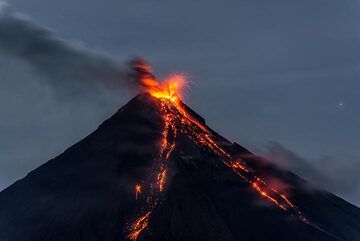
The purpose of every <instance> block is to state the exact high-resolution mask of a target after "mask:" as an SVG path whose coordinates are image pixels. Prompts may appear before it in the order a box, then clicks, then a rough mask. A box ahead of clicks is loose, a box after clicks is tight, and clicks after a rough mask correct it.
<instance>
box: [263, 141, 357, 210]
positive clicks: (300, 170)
mask: <svg viewBox="0 0 360 241" xmlns="http://www.w3.org/2000/svg"><path fill="white" fill-rule="evenodd" d="M258 152H259V153H261V154H262V155H265V156H266V157H267V159H268V160H270V161H271V162H274V163H275V164H277V165H279V166H280V167H283V168H285V169H288V170H291V171H293V172H295V173H296V174H298V175H300V176H301V177H304V178H306V179H308V180H309V181H311V182H313V183H314V184H316V185H317V186H319V187H321V188H323V189H326V190H328V191H330V192H333V193H335V194H338V195H340V196H342V197H344V198H345V199H347V200H349V201H351V202H353V203H354V204H357V205H360V199H359V198H358V197H360V178H359V173H360V156H357V155H350V154H346V155H324V156H321V157H320V158H318V159H316V160H309V159H306V158H304V157H301V156H300V155H298V154H296V153H294V152H293V151H291V150H288V149H287V148H285V147H284V146H282V145H281V144H279V143H277V142H274V141H270V142H268V144H267V145H266V146H265V148H264V149H263V150H258Z"/></svg>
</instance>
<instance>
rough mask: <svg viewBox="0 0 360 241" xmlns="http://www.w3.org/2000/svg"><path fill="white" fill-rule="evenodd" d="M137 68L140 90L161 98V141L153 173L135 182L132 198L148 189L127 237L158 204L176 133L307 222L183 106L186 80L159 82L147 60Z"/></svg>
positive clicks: (139, 229) (135, 233)
mask: <svg viewBox="0 0 360 241" xmlns="http://www.w3.org/2000/svg"><path fill="white" fill-rule="evenodd" d="M134 69H135V70H136V71H137V73H138V75H137V78H138V80H139V81H140V83H141V85H142V87H143V90H144V91H145V92H148V93H149V94H150V95H151V96H153V98H156V99H158V100H159V101H160V103H161V105H160V106H159V108H160V113H161V115H162V119H163V122H164V124H163V131H162V140H161V142H162V144H161V148H160V150H159V154H158V157H157V159H156V160H155V163H154V167H153V168H154V173H155V175H154V176H153V178H152V181H151V182H150V183H147V184H146V186H143V187H140V185H136V187H135V191H136V195H135V198H136V199H139V195H141V188H143V189H146V190H147V192H146V193H147V195H146V196H145V197H142V198H144V200H146V206H144V207H143V208H142V209H141V210H140V211H139V213H138V215H137V216H136V217H135V218H134V221H133V222H132V224H131V225H130V227H129V234H128V237H129V238H130V239H131V240H136V239H137V238H138V236H139V235H140V233H141V232H143V231H144V230H145V229H146V228H147V227H148V224H149V221H150V219H151V215H152V212H153V210H154V209H155V207H156V206H157V205H158V204H159V203H160V193H161V192H163V191H164V188H165V186H166V182H167V175H168V170H167V166H168V163H169V161H170V159H171V155H172V153H173V151H174V150H175V149H176V139H177V135H178V133H182V134H184V135H186V136H187V137H188V138H189V139H191V140H192V141H193V142H194V143H195V144H196V145H198V146H200V147H201V148H203V149H204V150H207V151H209V152H212V153H214V154H215V155H217V156H218V157H219V159H220V160H221V161H222V164H223V165H225V166H226V167H228V168H230V169H231V170H232V171H233V172H234V173H236V175H238V176H239V177H240V178H242V180H243V181H245V182H246V183H248V184H249V187H251V188H253V190H255V191H256V192H258V193H259V196H260V197H261V198H264V199H266V200H268V201H269V202H271V203H273V204H274V205H275V206H277V207H278V208H280V209H282V210H284V211H286V212H288V213H289V214H290V215H292V216H294V217H296V218H298V219H300V220H301V221H303V222H305V223H308V221H307V219H306V218H305V216H304V215H303V213H302V212H301V211H300V210H299V209H298V208H297V207H296V206H295V205H294V204H293V203H292V202H291V201H290V200H289V198H288V197H287V196H285V194H282V193H281V192H280V191H278V190H276V189H275V188H273V187H271V186H270V185H269V184H268V183H266V182H265V181H264V180H263V179H262V178H260V177H259V176H258V175H257V174H256V173H255V171H253V170H251V169H250V168H248V167H247V165H246V163H245V161H243V160H241V159H236V158H233V157H232V155H231V154H230V153H229V152H228V151H227V150H225V149H224V148H222V146H221V144H220V143H218V142H217V141H216V140H215V138H214V137H213V136H212V133H211V131H210V130H209V129H208V128H207V127H206V126H205V125H204V124H202V123H200V122H199V121H197V120H196V119H195V118H193V117H192V115H191V114H190V113H188V112H187V110H186V109H185V108H184V106H183V104H182V102H181V98H182V94H181V90H182V87H183V85H184V83H185V78H184V77H183V76H181V75H175V76H173V77H171V78H169V79H168V80H166V81H164V82H163V83H159V82H158V81H157V80H156V79H155V78H154V76H153V75H152V73H151V69H150V67H149V66H148V65H146V63H144V62H141V63H137V65H135V66H134Z"/></svg>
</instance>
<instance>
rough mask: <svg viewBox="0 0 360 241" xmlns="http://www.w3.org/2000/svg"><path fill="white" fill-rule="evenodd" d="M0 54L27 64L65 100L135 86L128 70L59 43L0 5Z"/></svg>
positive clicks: (95, 54)
mask: <svg viewBox="0 0 360 241" xmlns="http://www.w3.org/2000/svg"><path fill="white" fill-rule="evenodd" d="M0 51H1V52H2V54H5V55H6V54H7V55H10V56H14V57H16V58H19V59H21V60H22V61H25V62H26V63H27V64H29V65H30V66H32V68H33V70H34V71H35V72H36V74H38V75H40V76H43V77H45V78H46V83H44V84H46V85H50V87H52V88H54V89H55V90H56V91H60V93H61V95H65V97H68V95H77V94H80V93H81V94H86V93H89V92H93V91H97V90H99V89H101V88H103V87H106V88H107V89H110V90H118V89H121V90H124V89H126V90H129V89H133V88H134V87H135V86H136V84H135V83H133V82H131V81H130V80H129V78H128V75H127V71H126V66H123V67H120V66H121V65H120V64H119V63H118V62H117V61H116V60H114V59H112V58H111V57H109V56H106V55H105V54H103V53H99V52H96V51H92V50H89V49H87V48H85V47H83V46H81V45H80V44H76V43H70V42H66V41H64V40H61V39H57V38H56V37H54V36H53V33H52V32H51V31H50V30H49V29H47V28H44V27H42V26H39V25H37V24H35V23H34V22H33V21H32V20H31V19H29V18H28V17H26V16H23V15H22V14H19V13H17V12H15V11H13V10H12V9H11V8H10V6H8V5H7V4H5V3H4V2H1V1H0ZM134 84H135V85H134Z"/></svg>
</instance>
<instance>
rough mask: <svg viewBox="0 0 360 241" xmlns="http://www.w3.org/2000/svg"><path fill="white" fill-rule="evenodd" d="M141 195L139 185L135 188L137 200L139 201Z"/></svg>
mask: <svg viewBox="0 0 360 241" xmlns="http://www.w3.org/2000/svg"><path fill="white" fill-rule="evenodd" d="M140 194H141V186H140V185H139V184H137V185H136V186H135V199H138V197H139V195H140Z"/></svg>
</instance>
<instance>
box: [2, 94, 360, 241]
mask: <svg viewBox="0 0 360 241" xmlns="http://www.w3.org/2000/svg"><path fill="white" fill-rule="evenodd" d="M159 104H160V103H159V102H158V101H157V100H156V99H155V98H153V97H151V96H150V95H148V94H142V95H138V96H137V97H135V98H134V99H132V100H131V101H130V102H129V103H128V104H126V105H125V106H124V107H122V108H120V109H119V110H118V111H117V112H116V113H115V114H114V115H113V116H112V117H110V118H109V119H107V120H106V121H104V122H103V123H102V124H101V125H100V126H99V127H98V128H97V129H96V130H95V131H94V132H93V133H91V134H90V135H88V136H87V137H85V138H84V139H83V140H81V141H79V142H78V143H76V144H74V145H73V146H71V147H70V148H68V149H67V150H66V151H64V152H63V153H62V154H60V155H59V156H57V157H56V158H53V159H51V160H50V161H48V162H47V163H45V164H43V165H42V166H40V167H39V168H37V169H35V170H34V171H32V172H30V173H29V174H28V175H27V176H26V177H25V178H23V179H21V180H19V181H17V182H15V183H14V184H13V185H11V186H10V187H8V188H6V189H5V190H4V191H2V192H1V193H0V206H1V207H2V209H1V210H0V239H1V240H7V241H20V240H21V241H35V240H44V241H47V240H49V241H50V240H54V241H57V240H59V241H60V240H74V241H75V240H90V241H91V240H94V241H97V240H109V241H110V240H127V239H128V233H127V232H128V228H129V225H130V224H131V220H132V219H133V217H134V215H135V214H136V213H137V211H138V210H141V209H142V206H143V205H144V204H145V203H146V202H144V200H141V198H140V199H139V200H135V193H134V186H135V185H136V184H139V183H141V184H146V182H147V181H148V180H149V179H148V178H147V177H148V176H149V172H150V171H151V170H152V167H153V163H154V159H156V157H157V155H158V150H159V149H160V147H161V141H160V140H161V137H162V130H163V120H162V116H161V113H160V112H159ZM184 106H185V105H184ZM185 108H189V107H185ZM188 112H189V113H190V114H191V115H192V116H193V117H194V118H196V119H197V120H198V121H199V122H201V123H203V124H205V120H204V119H203V118H202V117H201V116H199V115H197V114H196V112H194V111H192V110H191V108H189V111H188ZM192 112H193V113H192ZM194 113H195V114H196V115H195V114H194ZM211 131H212V134H213V135H214V138H215V139H216V140H218V141H219V143H221V145H222V147H223V148H226V149H227V150H228V151H229V152H231V153H232V154H233V155H234V156H238V157H239V158H240V157H241V158H243V159H244V160H246V158H248V159H249V161H247V162H246V163H247V165H248V166H249V167H250V168H252V169H256V170H257V172H258V173H259V175H260V176H262V177H265V178H268V177H269V180H270V179H272V178H273V179H279V180H281V181H282V182H284V183H286V184H287V185H288V186H289V187H288V189H289V192H290V194H291V195H290V198H291V199H292V201H294V202H295V204H296V206H298V207H299V208H300V210H301V211H302V212H303V213H304V214H305V215H306V216H307V217H309V219H310V222H311V224H310V225H309V224H305V223H303V222H302V221H300V220H297V219H296V218H294V217H292V216H291V215H289V214H288V213H286V212H284V211H282V210H281V209H279V208H277V207H274V205H273V204H271V203H269V202H268V201H266V200H262V199H261V197H259V196H258V195H257V193H256V192H255V191H254V190H252V189H251V188H250V187H249V185H248V184H247V183H244V181H242V180H241V179H239V178H238V177H237V176H236V175H234V173H233V172H231V170H229V169H226V168H225V167H223V166H222V164H221V163H220V162H219V157H218V156H216V155H214V154H213V153H210V152H209V151H208V150H205V149H202V148H199V146H197V145H195V144H194V143H193V142H192V141H191V140H190V139H189V138H187V137H186V135H179V137H178V142H177V146H176V148H175V150H174V153H173V154H172V160H171V162H170V163H169V172H168V182H167V183H166V184H165V186H164V192H163V193H161V194H160V196H161V197H160V199H159V204H158V205H156V207H155V208H154V210H153V215H152V217H151V218H150V221H149V225H148V227H147V228H146V229H145V230H144V231H143V232H141V234H140V235H139V236H138V240H246V241H248V240H249V241H250V240H256V241H260V240H269V239H270V240H271V239H276V240H280V241H281V240H284V241H285V240H314V241H315V240H324V241H325V240H343V241H347V240H349V241H350V240H351V241H356V240H360V224H359V223H360V211H359V208H357V207H355V206H353V205H351V204H349V203H347V202H346V201H344V200H342V199H340V198H338V197H336V196H335V195H332V194H330V193H327V192H325V191H322V190H316V189H314V190H308V186H306V185H305V184H306V182H305V180H303V179H301V178H299V177H297V176H296V175H295V174H293V173H291V172H288V171H284V170H280V169H279V168H277V167H275V166H273V165H271V164H268V163H265V162H261V160H253V159H254V156H253V155H251V153H250V151H248V150H247V149H246V148H244V147H242V146H240V145H238V144H236V143H232V142H230V141H228V140H227V139H226V138H224V137H222V136H221V135H219V134H217V133H216V132H215V131H213V130H211ZM270 177H271V178H270ZM142 186H143V185H142ZM145 193H146V190H143V194H141V195H144V194H145ZM334 218H335V219H336V220H338V222H339V224H334V223H333V222H332V220H331V219H334ZM282 226H285V228H282ZM259 230H261V232H259ZM330 234H331V235H330Z"/></svg>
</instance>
